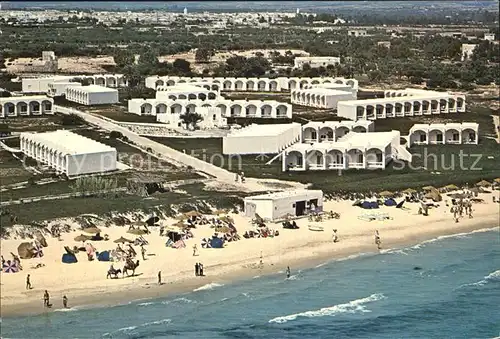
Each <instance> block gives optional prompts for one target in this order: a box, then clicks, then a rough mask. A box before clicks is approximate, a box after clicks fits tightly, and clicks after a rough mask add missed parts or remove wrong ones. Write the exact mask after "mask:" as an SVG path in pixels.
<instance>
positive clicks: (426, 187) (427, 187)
mask: <svg viewBox="0 0 500 339" xmlns="http://www.w3.org/2000/svg"><path fill="white" fill-rule="evenodd" d="M422 189H423V190H424V191H432V190H435V189H436V187H434V186H424V187H422Z"/></svg>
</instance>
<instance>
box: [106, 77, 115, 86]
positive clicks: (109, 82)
mask: <svg viewBox="0 0 500 339" xmlns="http://www.w3.org/2000/svg"><path fill="white" fill-rule="evenodd" d="M106 86H108V87H116V79H115V77H109V78H107V79H106Z"/></svg>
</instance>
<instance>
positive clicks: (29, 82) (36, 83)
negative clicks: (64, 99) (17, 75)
mask: <svg viewBox="0 0 500 339" xmlns="http://www.w3.org/2000/svg"><path fill="white" fill-rule="evenodd" d="M21 82H22V90H23V92H24V93H47V91H48V90H49V84H50V83H52V82H54V78H35V79H22V80H21Z"/></svg>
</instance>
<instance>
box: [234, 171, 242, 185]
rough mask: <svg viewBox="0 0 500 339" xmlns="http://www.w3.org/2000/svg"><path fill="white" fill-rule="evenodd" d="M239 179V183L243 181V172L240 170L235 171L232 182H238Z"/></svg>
mask: <svg viewBox="0 0 500 339" xmlns="http://www.w3.org/2000/svg"><path fill="white" fill-rule="evenodd" d="M240 180H241V183H244V182H245V172H243V171H241V173H236V177H235V178H234V182H239V181H240Z"/></svg>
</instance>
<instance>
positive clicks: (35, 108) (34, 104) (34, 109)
mask: <svg viewBox="0 0 500 339" xmlns="http://www.w3.org/2000/svg"><path fill="white" fill-rule="evenodd" d="M29 106H30V114H40V113H41V112H40V103H39V102H38V101H31V102H30V103H29ZM5 112H6V113H7V112H8V111H7V110H5Z"/></svg>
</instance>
